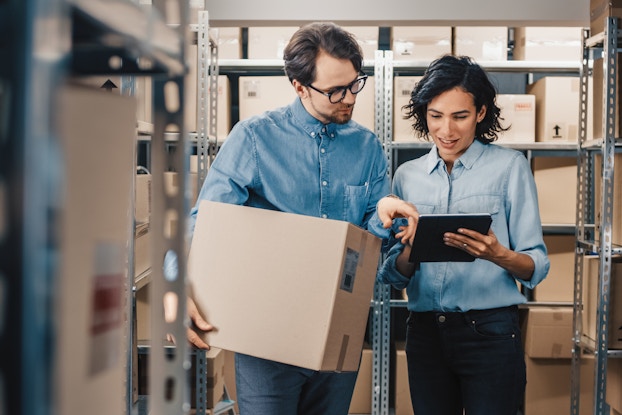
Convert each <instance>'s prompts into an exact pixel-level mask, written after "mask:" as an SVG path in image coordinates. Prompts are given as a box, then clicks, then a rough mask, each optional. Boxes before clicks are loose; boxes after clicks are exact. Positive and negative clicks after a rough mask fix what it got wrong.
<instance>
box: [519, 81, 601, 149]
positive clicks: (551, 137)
mask: <svg viewBox="0 0 622 415" xmlns="http://www.w3.org/2000/svg"><path fill="white" fill-rule="evenodd" d="M579 87H580V83H579V78H578V77H570V76H545V77H544V78H541V79H539V80H538V81H536V82H534V83H533V84H530V85H528V86H527V92H528V93H530V94H533V95H535V97H536V132H537V134H536V141H558V142H574V143H576V142H577V140H578V137H579ZM591 113H592V107H591V106H588V124H590V121H591V120H590V119H591ZM591 128H592V127H591V125H590V126H589V127H588V128H587V129H586V132H587V131H590V135H591ZM588 138H589V137H588Z"/></svg>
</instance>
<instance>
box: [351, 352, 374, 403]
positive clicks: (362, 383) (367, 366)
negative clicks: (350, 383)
mask: <svg viewBox="0 0 622 415" xmlns="http://www.w3.org/2000/svg"><path fill="white" fill-rule="evenodd" d="M372 355H373V351H372V349H371V348H370V347H369V345H368V344H365V346H364V347H363V354H362V356H361V366H360V367H359V373H358V375H357V377H356V384H355V385H354V393H353V394H352V400H351V401H350V409H349V411H348V413H349V414H370V413H371V400H372V397H371V380H372V362H373V359H372Z"/></svg>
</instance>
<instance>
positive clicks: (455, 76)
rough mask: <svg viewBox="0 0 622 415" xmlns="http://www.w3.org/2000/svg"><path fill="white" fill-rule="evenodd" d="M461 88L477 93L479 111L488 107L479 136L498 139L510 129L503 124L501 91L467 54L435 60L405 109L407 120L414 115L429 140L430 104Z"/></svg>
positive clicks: (420, 132) (478, 128) (416, 126)
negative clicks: (498, 101)
mask: <svg viewBox="0 0 622 415" xmlns="http://www.w3.org/2000/svg"><path fill="white" fill-rule="evenodd" d="M456 87H458V88H461V89H462V90H464V91H466V92H468V93H469V94H471V96H473V101H474V103H475V109H476V111H477V112H479V110H480V109H481V108H482V106H486V115H485V116H484V119H483V120H482V121H481V122H479V123H478V124H477V126H476V128H475V138H476V139H477V140H479V141H481V142H482V143H485V144H487V143H491V142H493V141H495V140H496V139H497V138H498V136H497V133H499V132H500V131H506V130H508V129H509V127H507V128H504V127H502V126H501V124H500V122H499V121H500V120H503V118H501V116H500V113H501V109H500V108H499V107H498V106H497V105H496V103H495V96H496V94H497V91H496V90H495V87H494V86H493V84H492V82H490V79H489V78H488V75H487V74H486V72H485V71H484V70H483V69H482V68H481V67H480V66H479V65H478V64H476V63H475V62H474V61H473V60H472V59H471V58H469V57H467V56H452V55H445V56H442V57H441V58H439V59H437V60H435V61H433V62H432V63H431V64H430V66H429V67H428V68H427V69H426V71H425V73H424V74H423V77H422V78H421V80H420V81H419V82H418V83H417V84H416V85H415V87H414V88H413V90H412V93H411V94H410V101H409V103H408V104H407V105H404V106H403V107H402V109H403V110H404V111H405V113H406V115H405V116H404V119H409V118H412V119H413V120H414V123H413V124H412V127H413V128H414V130H415V131H416V132H417V133H418V135H420V136H421V137H425V139H426V140H429V139H430V138H429V129H428V123H427V121H426V112H427V109H428V104H429V103H430V101H432V100H433V99H434V98H435V97H437V96H439V95H440V94H442V93H443V92H446V91H449V90H451V89H454V88H456Z"/></svg>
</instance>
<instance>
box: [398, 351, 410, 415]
mask: <svg viewBox="0 0 622 415" xmlns="http://www.w3.org/2000/svg"><path fill="white" fill-rule="evenodd" d="M404 347H405V344H404V342H396V343H395V389H394V391H395V415H414V411H413V405H412V402H411V400H410V386H409V384H408V365H407V363H406V351H405V350H404Z"/></svg>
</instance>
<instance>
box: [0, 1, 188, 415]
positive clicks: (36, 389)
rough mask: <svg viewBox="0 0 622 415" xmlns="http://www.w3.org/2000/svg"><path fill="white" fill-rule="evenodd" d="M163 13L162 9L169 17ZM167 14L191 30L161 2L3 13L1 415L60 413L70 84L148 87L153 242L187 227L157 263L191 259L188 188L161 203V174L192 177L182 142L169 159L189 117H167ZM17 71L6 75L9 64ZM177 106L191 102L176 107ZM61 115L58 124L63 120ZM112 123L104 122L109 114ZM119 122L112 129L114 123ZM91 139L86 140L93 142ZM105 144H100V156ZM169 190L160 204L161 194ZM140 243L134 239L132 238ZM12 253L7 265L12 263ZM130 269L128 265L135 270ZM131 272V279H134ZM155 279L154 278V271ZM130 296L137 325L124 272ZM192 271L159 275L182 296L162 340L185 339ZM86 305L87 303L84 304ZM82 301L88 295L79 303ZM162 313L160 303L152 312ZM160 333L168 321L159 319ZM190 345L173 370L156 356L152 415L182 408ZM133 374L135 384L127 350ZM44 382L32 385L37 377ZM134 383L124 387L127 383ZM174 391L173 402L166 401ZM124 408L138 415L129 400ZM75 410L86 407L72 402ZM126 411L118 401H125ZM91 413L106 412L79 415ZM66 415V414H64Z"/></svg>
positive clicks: (179, 73) (178, 37)
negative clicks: (173, 257)
mask: <svg viewBox="0 0 622 415" xmlns="http://www.w3.org/2000/svg"><path fill="white" fill-rule="evenodd" d="M165 6H166V7H165ZM167 12H172V13H173V14H175V15H176V16H177V17H178V18H179V19H180V20H181V22H182V23H183V22H185V21H186V19H187V4H186V3H185V2H182V1H173V2H171V1H168V2H166V4H165V2H164V1H159V0H158V1H154V5H153V7H152V8H149V9H146V8H144V7H141V6H139V5H138V4H137V3H136V2H134V1H130V0H113V1H104V0H8V1H4V2H1V3H0V35H2V38H3V39H10V41H6V42H2V44H1V45H0V56H2V61H3V62H5V63H7V64H6V65H2V68H0V246H1V249H2V252H3V253H5V254H3V255H2V256H1V257H2V259H1V260H0V296H1V297H2V299H1V300H0V304H2V312H1V313H0V336H1V341H2V344H3V353H2V357H1V358H0V359H1V360H0V362H1V363H0V412H2V413H7V414H8V413H10V414H14V415H19V414H24V415H26V414H27V415H44V414H54V413H56V408H55V405H56V404H57V402H56V399H57V397H56V395H55V394H56V388H55V386H54V384H53V382H54V381H55V380H56V379H55V377H56V375H57V373H58V371H59V370H62V368H58V367H55V362H54V352H55V347H56V345H57V344H58V341H57V340H58V339H57V338H56V337H55V336H56V331H55V330H56V325H57V324H58V321H57V319H58V314H57V310H56V309H55V306H54V303H55V302H56V301H57V299H56V298H55V296H56V295H57V294H58V293H57V292H56V291H55V288H57V287H56V284H57V283H58V280H59V264H60V262H61V261H62V260H63V259H64V255H65V253H64V252H63V250H62V246H61V244H60V241H59V240H60V235H59V234H58V232H59V231H58V227H59V223H60V220H61V218H62V216H63V214H64V212H65V208H66V207H65V206H63V203H64V201H63V199H62V197H63V192H62V188H63V177H62V173H61V172H62V166H63V163H64V155H65V153H64V152H65V149H63V148H62V146H61V145H60V141H61V140H59V136H58V135H59V132H58V130H57V127H58V126H57V125H56V116H57V115H58V114H57V113H56V112H57V111H56V108H55V105H54V103H55V98H56V96H57V94H58V92H59V90H60V88H61V85H62V84H64V82H65V81H66V80H68V79H69V78H71V77H74V76H82V75H121V76H151V77H153V80H154V95H155V104H154V106H155V109H156V111H155V119H156V123H155V127H154V134H153V138H152V141H153V143H154V144H153V147H152V158H153V160H154V168H153V169H152V174H153V177H154V188H155V189H156V192H155V194H156V195H157V197H156V198H155V199H156V200H155V203H154V212H153V216H152V231H153V232H154V233H155V234H157V235H164V227H163V223H164V213H165V212H167V211H168V212H177V214H178V217H180V218H181V219H180V223H181V225H180V226H179V227H178V231H177V232H176V233H175V234H173V235H166V236H163V237H162V238H156V239H159V242H157V243H156V244H155V246H154V249H153V251H154V255H153V258H154V259H156V260H157V261H161V258H163V256H164V252H167V251H171V252H174V253H176V254H177V256H178V257H179V258H184V257H185V255H184V254H185V252H186V249H185V239H184V238H185V235H184V230H185V227H184V226H183V217H184V215H185V212H186V211H187V202H186V201H185V198H184V194H185V192H184V191H183V186H184V185H183V184H182V185H181V186H180V188H181V191H180V192H179V194H178V195H175V196H169V195H165V192H164V191H163V182H162V177H161V176H162V172H163V171H164V170H165V168H166V167H169V166H174V167H176V168H178V171H184V170H185V169H184V168H183V167H184V166H185V163H186V157H184V155H185V153H186V151H185V140H182V141H183V144H182V149H181V151H178V152H177V153H176V154H175V155H174V156H169V155H167V154H165V151H164V141H165V140H164V126H165V125H168V124H175V125H177V126H178V127H179V129H180V131H183V107H182V108H176V109H169V108H167V107H166V105H165V97H169V98H175V97H174V95H175V93H172V92H171V91H170V89H171V86H174V87H175V88H174V89H176V90H177V93H178V95H180V96H181V97H182V98H183V89H184V88H183V85H184V75H185V72H186V67H185V62H184V48H183V45H184V39H185V33H184V31H183V30H181V29H179V28H172V27H170V26H169V25H167V24H166V21H165V19H164V18H163V16H164V17H166V15H167ZM180 27H184V26H183V25H181V26H180ZM9 62H10V63H9ZM179 98H180V97H179V96H178V97H177V100H178V102H183V99H179ZM55 111H56V112H55ZM101 116H102V117H105V116H106V114H101ZM110 121H111V122H114V120H110ZM84 133H85V139H88V131H85V132H84ZM96 147H97V143H93V151H96ZM160 189H162V191H161V192H160V191H159V190H160ZM131 234H132V232H130V230H128V235H131ZM6 253H10V254H9V255H7V254H6ZM130 261H131V260H130ZM128 268H129V267H128ZM155 268H158V267H155ZM127 275H128V279H127V281H126V282H125V296H126V298H127V300H128V301H127V303H128V308H127V309H125V311H124V312H125V313H127V315H130V313H131V310H130V309H129V304H130V298H131V286H132V284H133V281H130V278H129V275H131V273H130V271H129V269H128V270H127ZM184 275H185V262H184V261H180V267H179V273H178V275H177V276H176V277H175V278H172V279H171V278H169V279H165V278H164V276H163V275H162V272H161V271H160V272H158V271H157V270H154V272H153V276H152V281H151V285H152V288H154V287H155V288H154V289H153V295H154V296H158V295H159V296H160V297H161V296H163V294H164V292H172V293H175V294H176V295H177V296H178V300H179V301H178V312H177V316H178V317H177V318H175V319H174V320H172V321H170V322H167V323H165V324H158V325H157V326H158V327H157V328H156V330H157V332H156V333H155V335H156V336H160V337H164V334H165V333H171V334H172V335H173V336H174V337H176V338H178V339H183V338H185V326H184V322H183V316H184V312H182V310H185V280H184V277H183V276H184ZM76 294H77V295H80V293H76ZM82 294H86V293H82ZM153 303H154V304H155V305H156V306H157V305H160V307H161V304H162V301H154V302H153ZM154 308H155V310H154V315H155V316H157V318H158V321H159V320H160V316H161V315H162V310H161V309H158V307H154ZM131 330H132V327H131V324H129V319H125V323H124V325H123V331H124V332H125V333H126V334H125V335H124V338H125V339H129V338H131ZM184 344H185V343H184V342H180V347H179V348H178V350H177V353H176V354H175V356H174V357H173V358H166V359H165V358H164V353H156V354H155V355H156V358H155V360H156V362H157V363H156V364H155V365H154V367H155V369H154V370H153V373H152V374H151V376H152V378H153V380H154V381H153V382H152V384H154V389H155V391H156V393H155V394H154V399H153V401H152V402H151V406H152V413H153V414H158V413H167V414H170V413H182V412H183V407H184V405H185V402H184V398H185V393H184V388H185V383H186V382H185V373H186V370H185V368H184V367H185V366H186V363H187V361H188V358H187V353H186V350H185V347H184ZM126 349H127V350H126V351H125V353H126V356H124V357H123V359H125V360H126V362H127V363H126V366H127V370H128V375H130V374H131V367H132V356H131V350H130V345H129V344H128V345H127V347H126ZM35 374H36V375H35ZM130 378H131V376H129V377H128V379H130ZM162 379H168V380H170V381H171V382H170V383H169V385H172V391H173V394H172V395H170V396H168V397H167V395H166V394H165V393H164V382H161V380H162ZM127 395H128V396H126V401H127V406H128V408H127V410H128V413H129V412H130V411H131V406H132V402H131V401H132V399H131V390H130V388H129V387H128V391H127ZM76 397H77V398H78V396H76ZM119 398H120V399H121V397H119ZM82 409H83V410H87V411H89V412H90V413H98V412H97V411H100V410H104V411H105V408H82ZM65 415H70V414H65Z"/></svg>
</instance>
